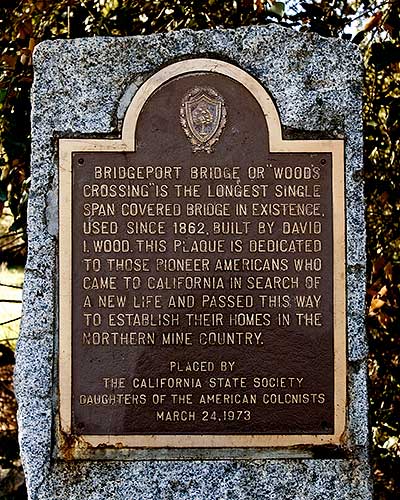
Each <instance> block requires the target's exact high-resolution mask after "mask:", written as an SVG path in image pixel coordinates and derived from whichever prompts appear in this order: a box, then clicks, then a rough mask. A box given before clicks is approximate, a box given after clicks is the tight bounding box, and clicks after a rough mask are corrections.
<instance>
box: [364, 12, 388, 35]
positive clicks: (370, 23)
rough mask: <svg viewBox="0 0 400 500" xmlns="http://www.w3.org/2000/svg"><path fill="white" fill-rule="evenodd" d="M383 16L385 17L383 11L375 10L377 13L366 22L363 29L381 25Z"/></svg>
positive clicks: (368, 29)
mask: <svg viewBox="0 0 400 500" xmlns="http://www.w3.org/2000/svg"><path fill="white" fill-rule="evenodd" d="M382 17H383V12H381V11H378V12H375V14H373V15H372V16H371V17H370V18H369V19H368V20H367V22H366V23H365V24H364V27H363V31H370V30H372V29H374V28H376V27H377V26H379V24H380V22H381V20H382Z"/></svg>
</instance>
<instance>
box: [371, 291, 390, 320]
mask: <svg viewBox="0 0 400 500" xmlns="http://www.w3.org/2000/svg"><path fill="white" fill-rule="evenodd" d="M385 304H386V302H385V301H384V300H382V299H381V298H379V297H378V296H375V297H374V298H373V299H372V300H371V305H370V306H369V311H368V316H371V317H372V316H376V315H377V314H379V313H380V308H381V307H382V306H384V305H385Z"/></svg>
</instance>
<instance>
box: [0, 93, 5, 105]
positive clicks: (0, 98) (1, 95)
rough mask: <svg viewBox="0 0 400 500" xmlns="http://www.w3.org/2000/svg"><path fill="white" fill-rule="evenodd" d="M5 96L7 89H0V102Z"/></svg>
mask: <svg viewBox="0 0 400 500" xmlns="http://www.w3.org/2000/svg"><path fill="white" fill-rule="evenodd" d="M6 97H7V89H0V104H3V102H4V101H5V100H6Z"/></svg>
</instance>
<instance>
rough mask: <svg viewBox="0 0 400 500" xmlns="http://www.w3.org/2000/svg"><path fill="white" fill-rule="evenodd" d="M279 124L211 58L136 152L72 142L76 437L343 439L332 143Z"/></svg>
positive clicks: (165, 104) (148, 127) (160, 106)
mask: <svg viewBox="0 0 400 500" xmlns="http://www.w3.org/2000/svg"><path fill="white" fill-rule="evenodd" d="M272 133H274V131H271V130H269V129H268V124H267V123H266V120H265V116H264V113H263V111H262V109H261V107H260V104H259V103H258V102H257V100H256V99H255V98H254V96H253V95H252V94H251V93H250V92H249V91H248V90H247V89H246V88H245V86H244V85H243V84H242V83H240V82H238V81H235V80H234V79H232V78H229V77H227V76H225V75H221V74H216V73H211V72H206V71H203V72H200V71H199V72H194V73H193V72H191V73H188V74H183V75H180V76H177V77H175V78H172V79H169V80H168V81H166V82H165V83H163V84H162V85H161V86H160V87H159V88H157V89H156V91H155V92H153V93H152V94H151V96H150V97H149V98H148V99H147V100H146V102H145V103H144V105H143V108H142V110H141V112H140V115H139V118H138V122H137V128H136V136H135V139H136V147H135V150H134V151H133V150H132V152H129V151H124V152H120V151H118V150H117V149H116V148H113V150H112V151H108V152H107V151H102V152H93V151H90V150H89V151H88V150H87V148H83V149H82V150H79V149H75V151H72V152H71V164H72V180H71V207H72V218H71V221H70V223H71V228H72V236H71V251H72V255H71V256H70V258H71V278H72V285H71V301H70V306H69V307H70V314H71V337H70V342H71V344H70V355H71V367H72V369H71V380H70V387H71V389H70V390H71V395H70V407H69V408H70V412H71V413H70V430H71V433H72V434H73V435H74V436H85V439H88V438H90V436H94V437H96V439H98V440H101V436H115V443H114V444H115V445H116V443H118V446H121V444H120V443H121V442H124V443H126V442H127V440H128V441H129V443H130V444H129V445H130V446H135V439H136V438H137V437H138V436H143V439H144V441H140V443H141V445H143V443H145V442H146V441H145V439H146V436H171V437H173V438H176V444H175V446H178V447H179V446H181V445H180V444H179V442H183V443H186V444H185V446H190V444H189V445H188V444H187V443H189V442H188V441H184V440H183V441H182V438H183V437H184V436H192V437H193V436H199V437H200V436H204V437H205V439H207V436H208V435H209V436H212V438H213V439H216V442H217V443H222V442H223V441H218V439H220V438H219V436H221V437H222V438H223V437H224V436H225V437H226V438H227V441H226V443H228V444H224V446H229V442H232V436H258V437H260V438H262V436H271V437H272V439H269V438H268V439H269V440H268V439H267V441H266V443H268V444H269V445H274V441H273V436H280V437H282V436H288V440H287V443H288V444H296V443H297V442H299V444H301V443H307V442H309V443H310V444H311V443H315V442H318V440H320V442H329V441H324V438H323V436H327V437H328V438H329V437H331V436H335V435H337V433H338V429H337V428H336V429H335V425H336V426H337V413H336V412H335V404H336V405H337V404H338V403H337V401H336V402H335V398H336V399H337V394H338V392H337V387H335V380H336V382H337V380H338V379H337V378H336V379H335V377H337V374H335V370H337V369H338V368H337V359H336V358H337V355H335V349H336V351H337V349H338V347H337V345H335V342H336V341H335V324H334V309H335V301H336V302H337V300H338V298H337V292H336V295H335V291H334V290H335V285H336V283H335V270H334V265H335V264H334V262H335V255H334V248H335V241H334V235H335V228H334V208H333V206H334V203H335V202H334V200H333V188H332V186H333V156H332V154H333V153H332V151H330V150H329V149H328V148H327V150H326V151H324V150H321V147H320V148H316V149H315V150H312V149H311V150H309V149H308V150H307V148H303V150H300V151H298V152H293V151H289V152H285V151H280V152H276V151H273V150H272V148H270V147H269V143H270V135H271V134H272ZM304 143H305V144H307V141H304ZM304 149H306V150H304ZM340 244H341V243H340ZM62 258H68V257H67V256H63V257H62ZM340 265H341V266H342V264H340ZM336 279H337V278H336ZM341 286H343V283H342V284H341ZM342 365H343V362H341V365H340V366H342ZM61 391H62V388H61ZM335 391H336V392H335ZM342 392H343V391H342ZM341 394H342V393H341ZM335 422H336V424H335ZM121 436H122V437H123V439H121ZM129 436H133V438H132V439H131V440H129ZM290 436H294V439H292V440H291V438H290ZM298 436H302V439H300V440H298V441H296V439H297V438H298ZM304 436H306V437H305V438H304ZM307 436H309V438H307ZM321 436H322V439H321ZM124 437H125V438H124ZM240 439H241V440H240V443H241V445H242V446H250V445H251V444H246V441H245V440H242V438H240ZM336 441H337V439H336ZM194 442H198V440H197V441H196V440H195V441H194ZM238 442H239V441H238ZM282 442H285V441H279V440H277V441H276V443H282ZM249 443H250V442H249ZM153 446H154V444H153ZM159 446H162V445H159ZM192 446H193V445H192ZM202 446H207V444H204V445H202ZM256 446H260V445H259V444H258V445H256Z"/></svg>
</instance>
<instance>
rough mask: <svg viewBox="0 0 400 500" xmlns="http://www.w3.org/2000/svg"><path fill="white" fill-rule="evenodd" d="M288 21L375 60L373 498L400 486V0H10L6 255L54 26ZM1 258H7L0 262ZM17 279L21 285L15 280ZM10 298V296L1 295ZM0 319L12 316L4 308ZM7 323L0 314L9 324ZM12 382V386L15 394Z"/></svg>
mask: <svg viewBox="0 0 400 500" xmlns="http://www.w3.org/2000/svg"><path fill="white" fill-rule="evenodd" d="M268 23H280V24H282V25H284V26H288V27H292V28H294V29H297V30H301V31H313V32H316V33H319V34H320V35H322V36H325V37H339V38H344V39H347V40H351V41H352V42H353V43H356V44H358V45H359V46H360V49H361V51H362V54H363V57H364V61H365V68H366V69H365V85H364V133H365V148H364V149H365V167H364V177H365V181H366V189H365V194H366V203H367V230H368V248H367V252H368V264H369V269H368V272H369V276H368V279H369V282H368V297H367V309H366V321H367V325H368V331H369V342H370V360H369V371H370V396H371V416H370V419H371V425H372V430H373V446H372V460H373V465H374V475H375V498H376V499H379V500H380V499H390V500H391V499H393V500H394V499H398V498H400V478H399V476H400V473H399V471H400V444H399V435H400V418H399V415H400V333H399V303H400V295H399V293H400V288H399V287H400V262H399V258H400V222H399V214H400V164H399V163H400V162H399V149H400V141H399V137H400V34H399V31H400V0H380V1H379V0H375V1H368V0H361V1H358V0H304V1H297V0H286V1H285V2H278V1H276V0H243V1H240V0H237V1H223V0H208V1H204V0H199V1H195V0H177V1H170V0H163V1H157V0H155V1H143V0H139V1H133V0H1V2H0V53H1V56H0V215H1V214H2V217H1V219H0V223H1V224H0V252H1V253H0V261H1V262H3V265H4V263H8V265H15V264H18V263H20V264H21V263H23V262H24V260H25V257H26V233H25V232H26V208H27V198H28V192H29V175H30V169H29V156H30V121H29V117H30V88H31V84H32V51H33V49H34V47H35V45H37V44H38V43H39V42H41V41H42V40H44V39H53V38H75V37H87V36H99V35H107V36H110V35H111V36H123V35H139V34H141V35H144V34H150V33H155V32H164V31H170V30H178V29H182V28H191V29H195V30H198V29H206V28H210V29H212V28H216V27H225V28H235V27H238V26H244V25H250V24H268ZM1 262H0V263H1ZM12 286H15V285H12ZM3 301H4V299H3ZM0 323H7V321H6V320H3V319H1V318H0ZM1 327H2V325H1V324H0V329H1ZM12 347H13V346H12V344H10V343H9V341H8V340H7V339H4V338H2V336H1V333H0V402H1V405H2V411H1V412H0V467H1V468H2V472H1V473H0V498H8V499H10V500H11V499H17V498H25V490H24V487H23V485H22V483H21V475H20V466H19V462H18V454H17V446H16V441H15V439H16V424H15V402H14V400H13V397H12V382H11V376H10V373H12V366H13V353H12ZM10 394H11V396H10Z"/></svg>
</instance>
